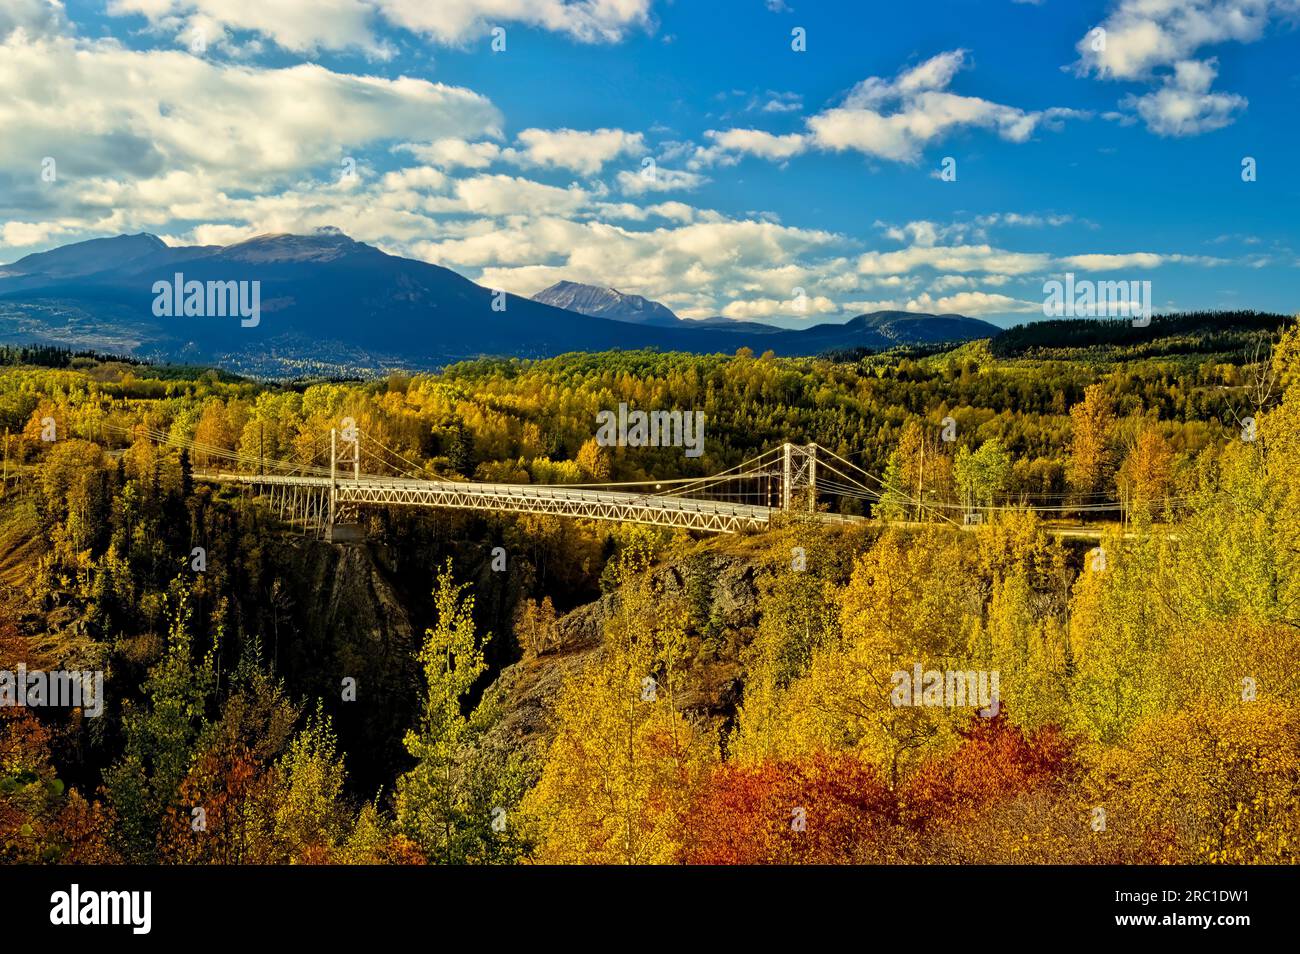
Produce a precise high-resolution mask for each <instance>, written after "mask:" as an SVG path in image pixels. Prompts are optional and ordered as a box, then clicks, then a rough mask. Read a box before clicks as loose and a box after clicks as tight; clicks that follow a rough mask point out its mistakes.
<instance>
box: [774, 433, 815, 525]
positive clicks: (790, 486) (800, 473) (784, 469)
mask: <svg viewBox="0 0 1300 954" xmlns="http://www.w3.org/2000/svg"><path fill="white" fill-rule="evenodd" d="M803 488H807V490H808V510H809V512H815V511H816V510H817V445H816V444H791V443H790V442H789V441H786V443H785V444H783V445H782V446H781V509H782V510H789V509H791V505H792V503H793V501H794V495H795V492H796V491H798V490H801V489H803Z"/></svg>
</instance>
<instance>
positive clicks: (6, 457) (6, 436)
mask: <svg viewBox="0 0 1300 954" xmlns="http://www.w3.org/2000/svg"><path fill="white" fill-rule="evenodd" d="M3 486H4V488H5V489H6V490H8V489H9V428H7V427H6V428H5V472H4V484H3Z"/></svg>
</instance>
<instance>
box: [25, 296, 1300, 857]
mask: <svg viewBox="0 0 1300 954" xmlns="http://www.w3.org/2000/svg"><path fill="white" fill-rule="evenodd" d="M1240 317H1241V321H1240V322H1234V321H1233V320H1232V316H1222V315H1221V316H1219V318H1218V323H1217V324H1215V325H1213V326H1211V325H1208V324H1205V322H1204V321H1202V319H1201V318H1200V317H1196V318H1193V319H1189V320H1188V321H1187V322H1184V323H1182V324H1178V323H1176V322H1174V323H1169V322H1166V321H1164V320H1162V319H1160V318H1157V319H1155V322H1154V323H1153V325H1154V326H1153V328H1151V329H1146V330H1145V333H1144V334H1143V335H1139V336H1136V337H1133V336H1132V335H1131V332H1130V331H1128V330H1125V329H1121V328H1116V329H1106V328H1100V329H1099V328H1094V327H1092V326H1093V325H1095V324H1097V323H1094V322H1079V323H1076V324H1077V326H1072V327H1071V328H1069V329H1067V330H1066V331H1065V332H1063V333H1061V334H1054V333H1050V332H1051V329H1046V330H1044V328H1042V327H1040V326H1039V325H1034V326H1031V327H1032V328H1034V329H1037V330H1034V331H1032V332H1023V333H1021V332H1016V333H1014V334H1013V333H1011V332H1009V333H1007V336H999V338H995V339H993V340H992V341H987V340H986V341H978V342H973V343H968V344H965V345H962V346H960V347H956V348H948V349H935V348H926V349H919V350H916V351H912V352H909V351H907V350H900V351H898V352H889V353H885V354H865V353H864V354H837V355H827V356H824V357H821V358H789V359H787V358H776V357H774V356H772V355H770V354H764V355H755V354H754V353H752V352H751V351H749V350H748V349H742V350H741V351H739V352H737V353H736V354H734V355H713V356H692V355H685V354H663V353H657V352H649V351H636V352H609V353H600V354H571V355H565V356H561V357H557V358H551V359H546V360H530V361H525V360H505V359H486V358H485V359H480V360H476V361H472V362H466V363H461V364H456V365H452V366H450V367H447V368H445V369H443V370H442V371H441V372H439V373H436V374H404V373H391V374H389V375H388V376H386V377H383V378H376V379H372V380H360V381H295V382H269V381H256V380H250V379H245V378H241V377H238V376H235V375H231V374H228V373H223V372H218V371H212V370H206V369H196V368H166V367H157V366H153V365H150V364H147V363H143V362H136V361H123V360H118V359H115V358H113V357H111V356H104V355H94V354H89V353H84V354H71V353H68V352H62V351H59V350H58V349H46V348H30V349H20V348H9V349H6V350H5V351H4V353H3V355H0V428H3V430H4V464H3V477H2V481H3V483H2V486H0V494H2V496H0V672H13V671H16V670H17V668H18V667H19V666H20V665H22V666H25V667H26V669H27V670H29V671H31V670H56V669H58V670H80V671H95V672H102V673H104V687H105V700H104V712H103V714H102V715H100V716H98V717H92V716H90V715H88V714H87V712H86V711H84V710H82V709H78V708H71V709H69V708H55V707H33V706H26V707H24V706H16V705H10V704H6V705H4V706H0V860H2V861H3V862H5V863H11V864H16V863H73V864H82V863H84V864H102V863H121V862H125V863H133V864H193V863H202V864H289V863H309V864H788V863H808V864H849V863H887V864H966V863H1042V864H1110V863H1125V864H1159V863H1208V864H1235V863H1274V864H1276V863H1294V862H1295V861H1296V860H1297V851H1298V848H1297V846H1298V845H1300V667H1297V665H1296V662H1295V660H1296V659H1297V658H1300V546H1298V545H1297V541H1298V540H1300V482H1297V481H1296V479H1295V474H1296V473H1297V472H1300V326H1297V323H1296V322H1295V321H1292V320H1282V319H1279V318H1278V317H1277V316H1256V315H1243V316H1240ZM1043 324H1044V325H1048V324H1052V323H1043ZM1084 326H1087V327H1084ZM1225 328H1226V329H1228V330H1224V329H1225ZM1008 336H1009V337H1008ZM620 402H626V403H627V404H628V405H629V406H632V407H640V408H677V409H688V410H700V411H703V412H704V414H705V419H706V421H707V425H706V439H705V444H704V453H703V454H702V455H701V456H700V457H698V458H694V457H685V456H683V455H682V454H681V453H680V451H679V450H678V451H677V452H675V453H667V452H665V449H663V448H653V447H643V448H626V447H625V448H610V447H606V446H602V445H601V444H600V443H598V442H597V441H596V440H595V439H594V436H593V435H594V429H595V426H596V425H595V420H596V415H597V414H598V412H600V411H601V410H604V409H609V408H617V407H618V405H619V404H620ZM345 419H350V420H351V421H353V422H355V424H356V426H357V427H358V428H360V429H361V430H362V431H363V432H364V433H365V434H366V435H368V436H369V437H370V438H371V439H373V441H374V442H375V445H374V446H376V447H378V448H381V450H380V451H379V455H380V456H379V458H377V459H375V460H372V461H368V462H367V464H368V466H374V467H382V466H386V467H388V468H390V469H391V472H393V473H405V474H415V475H420V476H426V477H459V478H467V479H474V480H484V481H499V482H517V483H547V484H556V483H572V484H581V483H602V482H610V481H633V480H646V479H654V480H658V479H671V478H680V477H691V476H702V475H707V474H714V473H717V472H719V471H722V470H725V469H726V468H728V467H732V466H735V465H736V464H738V463H740V462H742V461H744V460H746V459H748V458H750V457H752V456H754V455H755V454H756V453H758V452H761V451H764V450H767V449H768V448H770V447H772V446H774V445H777V444H780V443H781V442H783V441H792V442H799V443H806V442H816V443H817V444H819V445H821V446H822V447H825V448H827V449H829V450H831V451H834V452H835V453H836V454H838V455H840V456H842V457H844V458H845V459H846V460H850V461H853V462H854V463H855V464H857V465H859V466H861V467H862V468H863V469H865V470H866V471H868V472H869V473H871V474H877V475H880V477H881V485H882V486H883V487H884V488H886V489H885V491H884V492H883V493H882V494H881V495H880V496H879V499H871V500H868V499H856V498H854V499H844V500H840V501H836V500H833V499H823V500H822V501H820V504H821V506H822V507H823V508H834V509H839V510H841V511H842V512H844V513H846V514H851V515H855V516H863V517H867V518H869V519H867V520H864V521H862V522H857V523H852V524H843V525H836V524H827V523H823V522H820V521H817V520H815V519H811V518H809V517H808V516H807V515H806V514H801V513H798V512H791V513H789V514H785V515H782V516H780V517H779V518H778V519H777V520H776V521H775V522H774V525H773V527H772V528H771V529H769V530H767V531H766V532H763V533H745V534H737V535H724V536H716V537H707V536H701V535H692V534H688V533H686V532H685V531H668V530H663V529H656V528H647V527H635V526H630V525H623V524H616V523H598V522H594V521H580V520H573V519H567V518H560V517H552V516H512V515H505V514H501V515H498V514H483V513H478V514H475V513H467V512H453V511H424V510H403V509H401V508H393V509H378V508H376V509H370V510H365V511H363V513H362V515H361V520H362V522H363V525H364V531H365V539H364V542H362V543H358V544H344V545H339V544H330V543H326V542H324V541H323V540H321V539H318V538H317V536H316V535H315V534H312V533H308V532H305V531H304V529H303V528H302V527H297V526H292V525H289V524H286V523H284V522H282V521H280V520H279V519H277V517H276V515H275V514H274V513H273V512H272V511H270V510H269V509H268V508H267V507H266V506H265V502H264V501H262V500H260V499H259V498H258V497H257V496H255V495H254V494H252V493H251V492H248V491H244V490H240V489H238V488H236V487H232V486H231V485H228V484H217V483H214V482H212V481H210V480H208V479H206V475H208V474H209V473H210V472H211V471H212V470H214V469H217V468H221V467H225V468H230V467H236V468H242V469H244V470H246V471H248V472H251V471H253V470H255V469H258V468H263V467H266V466H267V462H282V461H292V462H297V463H298V464H299V465H301V466H303V467H313V466H316V467H318V466H321V465H322V464H328V447H329V435H330V431H331V430H332V429H335V428H338V427H339V426H340V422H341V421H343V420H345ZM972 512H978V513H981V514H982V515H983V518H982V519H981V520H980V521H979V522H978V523H976V524H975V525H962V521H961V519H960V516H961V514H962V513H972ZM954 517H955V518H956V519H953V518H954ZM1064 525H1071V526H1073V525H1086V526H1088V527H1089V528H1091V529H1092V530H1094V531H1096V533H1097V535H1098V539H1096V540H1078V539H1071V538H1069V537H1063V536H1061V535H1059V534H1057V533H1054V530H1055V529H1057V528H1059V527H1060V526H1064ZM498 553H503V554H504V561H502V560H501V559H499V558H497V557H496V556H494V554H498ZM196 554H201V556H196ZM503 563H504V565H502V564H503ZM915 667H919V669H920V670H926V671H938V672H940V673H953V672H956V673H996V674H997V676H998V680H997V685H998V687H999V689H998V692H999V698H998V700H997V703H998V704H997V705H996V706H995V707H993V709H994V710H995V711H990V710H989V709H988V708H987V707H985V708H981V707H980V706H979V705H975V704H971V703H973V702H974V700H972V699H969V698H968V699H964V700H961V702H960V703H959V704H951V703H950V702H942V701H932V700H931V699H930V698H929V696H928V693H927V695H926V696H925V697H924V700H923V701H924V704H915V705H911V704H909V705H900V704H898V701H897V697H896V696H895V695H894V694H893V693H891V688H893V685H892V684H893V683H896V682H897V678H898V675H899V674H900V673H903V674H906V673H910V672H912V671H913V670H914V668H915ZM918 671H919V670H918ZM918 696H919V693H918Z"/></svg>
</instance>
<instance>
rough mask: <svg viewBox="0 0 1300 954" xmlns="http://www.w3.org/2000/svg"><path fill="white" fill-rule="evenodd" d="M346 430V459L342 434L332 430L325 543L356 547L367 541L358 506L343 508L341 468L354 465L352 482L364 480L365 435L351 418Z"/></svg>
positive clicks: (344, 434)
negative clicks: (340, 485)
mask: <svg viewBox="0 0 1300 954" xmlns="http://www.w3.org/2000/svg"><path fill="white" fill-rule="evenodd" d="M344 423H345V425H346V426H345V427H344V429H343V449H344V452H343V456H342V457H340V456H339V432H338V430H337V429H335V428H330V489H329V515H328V519H327V520H326V523H325V539H326V540H328V541H329V542H330V543H355V542H358V541H360V540H362V539H364V536H365V534H364V533H363V532H362V528H361V525H360V524H358V523H356V522H355V520H354V519H351V518H354V517H355V513H354V511H355V509H356V508H355V505H353V506H351V507H347V508H341V507H340V506H339V464H345V465H346V464H351V465H352V479H353V480H360V479H361V432H360V431H358V430H357V427H356V425H355V424H354V423H352V421H351V419H350V418H349V419H348V420H346V421H345V422H344Z"/></svg>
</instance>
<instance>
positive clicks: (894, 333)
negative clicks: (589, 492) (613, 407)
mask: <svg viewBox="0 0 1300 954" xmlns="http://www.w3.org/2000/svg"><path fill="white" fill-rule="evenodd" d="M240 283H243V284H240ZM254 283H255V284H254ZM237 285H238V291H239V292H242V293H243V294H244V298H243V299H242V301H243V303H244V305H245V306H250V305H255V306H256V307H257V310H258V314H257V316H256V320H254V319H252V318H247V317H246V318H245V319H244V320H241V316H240V315H236V314H235V307H236V302H237V300H238V299H237V298H236V297H235V292H236V286H237ZM214 288H215V294H216V299H215V307H214V299H213V293H214V292H213V290H214ZM164 289H165V291H164ZM250 289H251V290H252V291H253V292H255V293H256V294H255V296H253V295H250V294H249V291H250ZM226 294H229V295H231V297H230V299H229V308H223V307H222V306H223V305H224V304H226V302H225V299H224V297H223V296H224V295H226ZM190 306H193V307H190ZM998 330H999V329H998V328H996V327H995V326H994V325H991V324H989V323H988V322H984V321H980V320H978V319H975V318H968V317H965V316H962V315H927V314H918V313H911V312H897V311H890V312H875V313H872V314H865V315H859V316H857V317H856V318H853V319H851V320H850V321H848V322H846V323H844V324H820V325H814V326H812V327H809V328H804V329H798V330H783V329H778V328H775V327H772V326H769V325H762V324H758V323H755V322H738V321H730V320H728V319H725V318H714V319H708V320H703V321H700V320H688V319H682V318H679V317H678V316H676V315H675V314H673V312H672V311H671V310H670V309H668V308H667V307H665V306H664V305H662V304H659V303H658V302H654V301H650V300H649V299H646V298H643V297H641V296H639V295H627V294H623V293H621V292H617V291H615V290H614V289H612V288H601V287H598V286H593V285H582V284H578V283H574V282H560V283H558V284H556V285H553V286H551V287H550V288H548V289H545V290H544V291H543V292H540V293H538V295H536V296H534V297H533V298H532V299H529V298H523V297H519V296H515V295H510V294H507V293H505V292H500V291H494V290H491V289H488V288H484V287H482V286H480V285H477V284H475V283H474V282H472V281H470V280H469V279H467V278H465V277H463V276H461V275H459V274H457V273H456V272H454V271H452V270H450V269H447V268H444V267H442V266H439V265H433V264H430V263H428V262H421V261H415V260H412V259H407V258H401V257H398V256H395V255H389V254H387V253H385V252H382V251H380V250H379V249H377V248H374V247H372V246H370V245H366V244H364V243H361V242H356V241H353V240H352V239H350V238H348V237H347V236H346V235H344V234H343V233H341V232H339V231H338V230H336V229H322V230H320V231H319V232H317V233H315V234H312V235H289V234H273V235H259V236H256V237H254V238H251V239H248V240H247V241H243V242H238V243H235V244H233V245H228V246H219V245H205V246H170V245H168V244H167V243H165V242H163V241H162V240H161V239H159V238H158V237H157V236H154V235H149V234H146V233H141V234H138V235H119V236H116V237H114V238H102V239H91V240H89V241H85V242H77V243H74V244H70V245H65V246H62V247H59V248H55V249H52V250H50V251H47V252H38V253H35V254H32V255H28V256H26V257H25V258H21V259H19V260H18V261H16V262H13V263H12V264H10V265H3V266H0V342H9V343H42V344H58V345H64V346H70V347H75V348H91V349H95V350H99V351H105V352H113V353H120V354H129V355H134V356H138V357H144V358H151V359H155V360H166V361H185V362H190V363H207V364H214V365H217V366H221V367H226V368H229V369H231V370H236V371H242V372H245V373H252V374H264V375H270V376H282V375H295V374H304V373H338V372H358V371H360V372H364V371H367V370H382V369H385V368H415V369H424V368H433V367H437V366H440V365H443V364H446V363H448V362H451V361H456V360H461V359H466V358H472V357H478V356H482V355H510V356H520V357H546V356H550V355H555V354H560V353H564V352H568V351H603V350H608V349H614V348H622V349H631V348H658V349H661V350H665V351H688V352H694V353H712V352H724V353H733V352H735V351H736V350H737V349H738V348H742V347H750V348H753V349H754V350H755V351H768V350H771V351H773V352H775V353H776V354H778V355H812V354H818V353H821V352H823V351H827V350H832V349H844V348H869V349H884V348H890V347H893V346H896V345H900V344H920V343H932V342H939V341H966V340H971V339H974V338H985V337H991V336H992V335H994V334H996V333H997V332H998Z"/></svg>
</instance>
